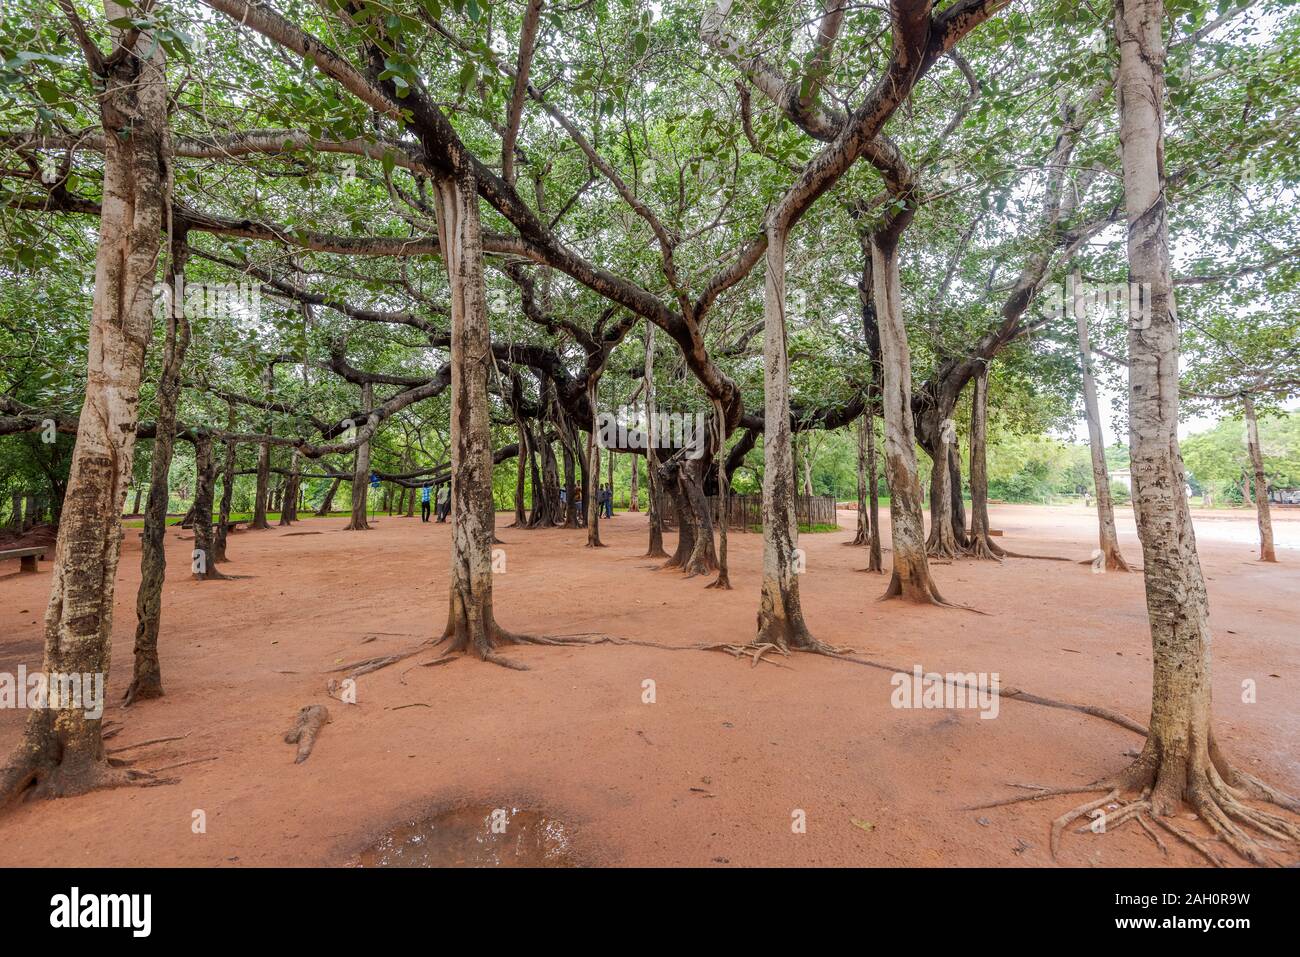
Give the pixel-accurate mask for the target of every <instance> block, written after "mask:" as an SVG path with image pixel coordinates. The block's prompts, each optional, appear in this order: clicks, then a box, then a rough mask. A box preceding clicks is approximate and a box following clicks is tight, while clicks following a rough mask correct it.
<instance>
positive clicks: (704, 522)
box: [677, 457, 718, 578]
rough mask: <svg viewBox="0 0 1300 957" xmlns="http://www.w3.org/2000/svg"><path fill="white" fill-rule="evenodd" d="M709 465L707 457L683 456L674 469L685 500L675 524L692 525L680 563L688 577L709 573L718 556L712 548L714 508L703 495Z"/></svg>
mask: <svg viewBox="0 0 1300 957" xmlns="http://www.w3.org/2000/svg"><path fill="white" fill-rule="evenodd" d="M711 464H712V463H711V461H710V459H709V458H706V457H701V458H698V459H686V460H685V461H683V462H682V463H681V467H680V468H679V469H678V470H677V484H678V487H679V488H680V489H681V493H682V498H683V500H684V501H685V503H686V511H685V512H684V513H679V514H678V524H679V526H684V525H685V524H686V523H687V522H689V523H690V524H691V525H692V526H693V532H692V535H691V549H690V552H689V553H687V554H686V556H685V560H684V562H683V564H682V566H681V567H682V571H684V572H685V573H686V577H688V578H693V577H694V576H696V575H705V574H708V573H709V572H711V571H714V570H716V569H717V567H718V555H717V552H715V551H714V548H713V510H712V509H710V508H709V499H708V496H707V495H705V494H704V482H705V478H706V476H707V475H708V472H709V468H710V466H711Z"/></svg>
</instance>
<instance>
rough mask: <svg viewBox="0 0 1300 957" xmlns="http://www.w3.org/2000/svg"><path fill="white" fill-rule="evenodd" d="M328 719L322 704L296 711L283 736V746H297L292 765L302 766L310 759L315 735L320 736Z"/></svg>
mask: <svg viewBox="0 0 1300 957" xmlns="http://www.w3.org/2000/svg"><path fill="white" fill-rule="evenodd" d="M329 719H330V712H329V709H328V708H326V707H325V706H324V705H323V704H309V705H304V706H303V707H302V708H301V709H299V711H298V717H297V719H296V720H295V722H294V725H293V727H292V728H290V729H289V730H288V731H287V732H286V733H285V736H284V743H285V744H296V745H298V755H297V757H295V758H294V759H293V763H294V764H302V763H303V762H304V761H306V760H307V759H308V758H309V757H311V749H312V748H313V747H315V746H316V735H318V734H320V729H321V728H323V727H324V726H325V724H326V722H328V721H329Z"/></svg>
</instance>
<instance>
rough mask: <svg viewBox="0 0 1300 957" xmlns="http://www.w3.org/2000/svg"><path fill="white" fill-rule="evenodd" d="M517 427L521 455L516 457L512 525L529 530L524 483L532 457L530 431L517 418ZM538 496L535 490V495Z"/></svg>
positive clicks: (512, 526)
mask: <svg viewBox="0 0 1300 957" xmlns="http://www.w3.org/2000/svg"><path fill="white" fill-rule="evenodd" d="M515 425H516V428H517V430H518V432H519V454H518V455H517V456H515V466H516V468H515V520H514V521H513V522H511V523H510V527H511V528H527V527H528V512H527V511H526V509H525V507H524V506H525V502H526V501H527V499H526V496H525V494H524V482H525V479H526V478H527V468H528V463H529V462H530V461H531V460H532V456H531V455H530V453H529V450H528V430H527V429H526V428H524V423H523V420H522V419H519V418H516V419H515ZM536 494H537V490H536V489H535V488H534V490H533V495H534V496H535V495H536Z"/></svg>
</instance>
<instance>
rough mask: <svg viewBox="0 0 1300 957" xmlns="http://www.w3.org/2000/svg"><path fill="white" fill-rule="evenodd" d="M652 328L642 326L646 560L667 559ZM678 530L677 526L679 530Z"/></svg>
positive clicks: (652, 324)
mask: <svg viewBox="0 0 1300 957" xmlns="http://www.w3.org/2000/svg"><path fill="white" fill-rule="evenodd" d="M655 414H656V412H655V327H654V323H651V322H647V323H646V324H645V416H646V419H645V421H646V428H645V444H646V449H645V462H646V466H645V480H646V508H647V509H648V510H649V513H650V514H649V515H648V516H647V519H648V521H647V524H648V525H649V528H650V544H649V547H648V548H647V549H646V553H645V557H646V558H667V557H668V552H667V551H665V550H664V517H663V510H662V508H661V507H660V506H661V505H662V503H661V501H660V499H659V496H660V494H661V492H660V484H659V483H660V477H659V472H658V469H659V455H658V451H657V450H656V448H655V443H656V440H657V439H658V436H656V435H655V428H654V421H655ZM679 527H680V526H679Z"/></svg>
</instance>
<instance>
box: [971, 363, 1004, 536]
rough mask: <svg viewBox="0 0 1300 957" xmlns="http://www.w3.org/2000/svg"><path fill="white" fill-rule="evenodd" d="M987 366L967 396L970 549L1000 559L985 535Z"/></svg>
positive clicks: (987, 488) (987, 503) (987, 534)
mask: <svg viewBox="0 0 1300 957" xmlns="http://www.w3.org/2000/svg"><path fill="white" fill-rule="evenodd" d="M988 418H989V370H988V366H987V365H986V366H985V367H984V368H983V370H981V372H980V373H979V374H978V375H977V376H976V377H975V379H974V380H973V382H972V385H971V397H970V553H971V555H973V556H974V557H975V558H986V559H991V560H993V561H1001V560H1002V558H1003V556H1004V555H1005V552H1004V551H1003V548H1002V546H1001V545H999V544H998V543H997V542H995V541H993V538H992V536H990V535H989V470H988V451H987V450H988Z"/></svg>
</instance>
